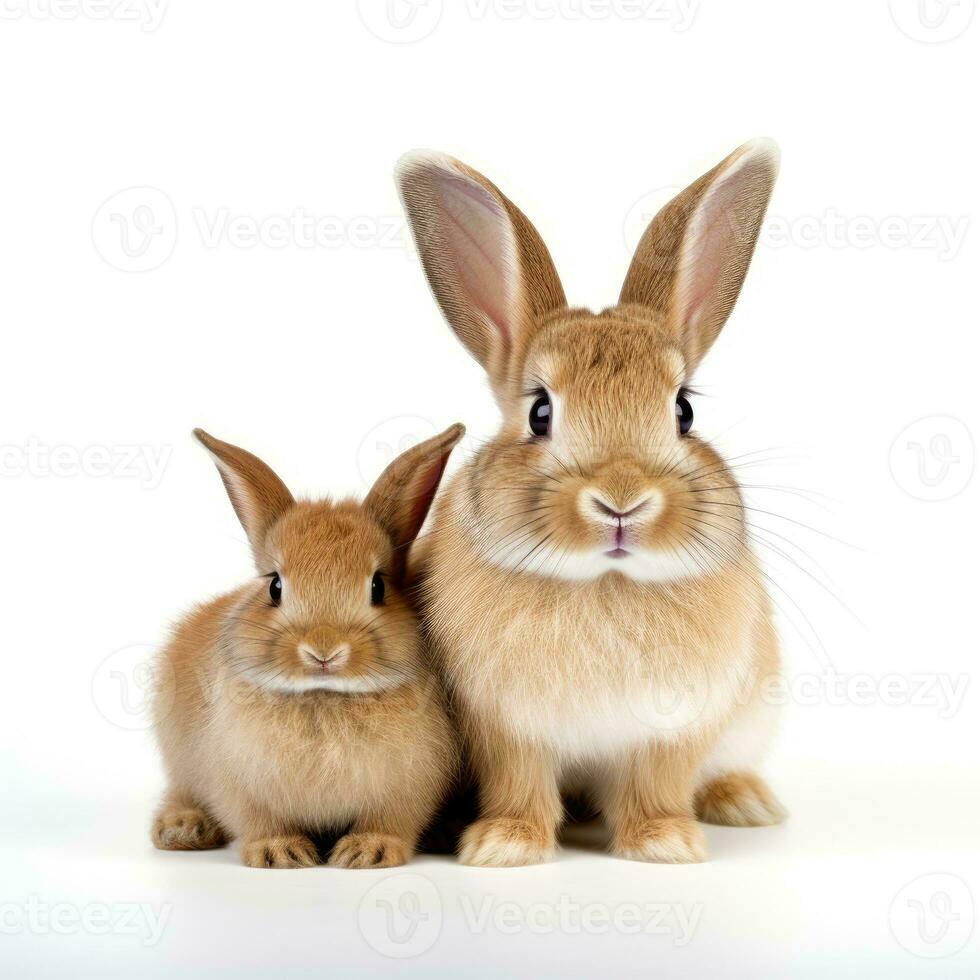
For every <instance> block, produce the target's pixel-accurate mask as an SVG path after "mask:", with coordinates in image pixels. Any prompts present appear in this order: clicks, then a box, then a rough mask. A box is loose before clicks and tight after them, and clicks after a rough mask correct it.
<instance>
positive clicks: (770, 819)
mask: <svg viewBox="0 0 980 980" xmlns="http://www.w3.org/2000/svg"><path fill="white" fill-rule="evenodd" d="M694 806H695V809H696V810H697V814H698V819H699V820H703V821H704V822H705V823H716V824H722V825H723V826H725V827H769V826H772V825H773V824H777V823H782V822H783V821H784V820H785V819H786V811H785V810H784V809H783V806H782V804H781V803H780V802H779V800H777V799H776V797H775V796H773V794H772V790H770V789H769V787H768V786H767V785H766V783H765V782H764V781H763V780H762V779H760V778H759V777H758V776H755V775H753V774H752V773H749V772H743V773H728V774H727V775H725V776H720V777H719V778H718V779H713V780H712V781H711V782H710V783H706V784H705V785H704V786H702V787H701V789H699V790H698V792H697V794H696V795H695V798H694Z"/></svg>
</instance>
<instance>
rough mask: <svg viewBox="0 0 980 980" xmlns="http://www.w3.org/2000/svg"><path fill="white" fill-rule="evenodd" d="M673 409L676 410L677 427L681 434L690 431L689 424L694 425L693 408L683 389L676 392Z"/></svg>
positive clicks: (683, 434) (684, 434)
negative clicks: (675, 402) (675, 403)
mask: <svg viewBox="0 0 980 980" xmlns="http://www.w3.org/2000/svg"><path fill="white" fill-rule="evenodd" d="M675 411H676V412H677V429H678V431H679V432H680V434H681V435H682V436H686V435H687V434H688V432H690V431H691V426H692V425H694V409H693V408H691V403H690V402H689V401H688V399H687V395H685V394H684V392H683V391H681V392H678V394H677V405H676V406H675Z"/></svg>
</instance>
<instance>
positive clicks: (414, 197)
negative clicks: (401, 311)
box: [395, 152, 565, 386]
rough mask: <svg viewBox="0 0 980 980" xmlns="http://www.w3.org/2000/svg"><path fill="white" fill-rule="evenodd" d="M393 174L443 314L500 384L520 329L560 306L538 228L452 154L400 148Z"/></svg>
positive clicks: (561, 296) (556, 280)
mask: <svg viewBox="0 0 980 980" xmlns="http://www.w3.org/2000/svg"><path fill="white" fill-rule="evenodd" d="M395 180H396V182H397V184H398V190H399V193H400V194H401V198H402V203H403V205H404V207H405V211H406V213H407V214H408V220H409V224H410V225H411V228H412V234H413V236H414V238H415V244H416V246H417V248H418V251H419V256H420V257H421V259H422V265H423V266H424V268H425V274H426V276H427V277H428V279H429V285H430V286H431V287H432V291H433V293H435V297H436V300H437V301H438V303H439V306H440V307H441V308H442V312H443V315H444V316H445V317H446V319H447V320H448V321H449V325H450V326H451V327H452V328H453V330H454V331H455V332H456V334H457V336H458V337H459V339H460V340H462V342H463V343H464V344H465V345H466V347H467V348H468V349H469V351H470V353H471V354H472V355H473V356H474V357H475V358H476V359H477V360H478V361H479V362H480V363H481V364H482V365H483V366H484V368H486V370H487V372H488V373H489V375H490V380H491V382H492V383H493V384H494V385H495V386H498V385H500V384H501V383H502V382H503V381H504V380H505V379H506V377H507V368H508V365H509V362H510V355H511V353H512V352H513V350H514V349H515V347H517V346H518V345H519V344H520V342H521V339H522V336H524V335H526V332H527V331H528V330H529V329H530V327H531V326H533V324H534V322H535V321H536V320H537V319H538V318H539V317H541V316H543V315H544V314H546V313H550V312H551V311H552V310H558V309H561V308H563V307H564V306H565V293H564V290H563V289H562V286H561V281H560V280H559V278H558V273H557V272H555V266H554V264H553V263H552V261H551V256H550V255H549V254H548V250H547V249H546V248H545V246H544V242H542V241H541V236H540V235H538V233H537V231H536V230H535V229H534V226H533V225H532V224H531V222H530V221H528V219H527V218H526V217H525V216H524V214H523V213H522V212H521V211H520V210H519V209H518V208H517V207H516V206H515V205H514V204H512V203H511V202H510V201H509V200H508V199H507V198H506V197H504V195H503V194H501V193H500V191H499V190H497V188H496V187H494V185H493V184H491V183H490V181H489V180H487V179H486V177H484V176H483V175H482V174H478V173H477V172H476V171H475V170H471V169H470V168H469V167H467V166H466V165H465V164H463V163H460V162H459V161H458V160H454V159H453V158H452V157H448V156H444V155H442V154H435V153H428V152H416V153H409V154H406V155H405V156H403V157H402V158H401V160H399V162H398V167H397V169H396V172H395Z"/></svg>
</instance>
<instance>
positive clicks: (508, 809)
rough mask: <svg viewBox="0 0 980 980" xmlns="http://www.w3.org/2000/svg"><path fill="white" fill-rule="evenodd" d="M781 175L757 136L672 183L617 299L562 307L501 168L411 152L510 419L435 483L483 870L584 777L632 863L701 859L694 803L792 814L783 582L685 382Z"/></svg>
mask: <svg viewBox="0 0 980 980" xmlns="http://www.w3.org/2000/svg"><path fill="white" fill-rule="evenodd" d="M777 169H778V151H777V149H776V147H775V145H774V144H773V143H772V142H771V141H769V140H756V141H753V142H750V143H747V144H745V145H744V146H741V147H740V148H739V149H737V150H735V151H734V152H733V153H731V154H730V155H729V156H728V157H726V158H725V159H724V160H722V161H721V163H719V164H718V165H717V166H715V167H714V168H713V169H712V170H710V171H709V172H708V173H706V174H704V175H703V176H702V177H701V178H699V179H698V180H696V181H695V182H694V183H693V184H691V186H690V187H688V188H687V189H686V190H684V191H682V192H681V193H679V194H678V195H677V196H676V197H675V198H674V199H673V200H671V201H670V202H669V203H668V204H667V205H666V206H665V207H664V208H663V209H662V210H661V211H660V212H659V213H658V214H657V215H656V216H655V217H654V218H653V219H652V221H651V223H650V224H649V226H648V228H647V229H646V231H645V233H644V235H643V237H642V240H641V241H640V243H639V245H638V247H637V250H636V253H635V255H634V257H633V260H632V263H631V265H630V267H629V270H628V272H627V274H626V278H625V281H624V283H623V286H622V290H621V293H620V296H619V302H618V303H617V305H615V306H613V307H610V308H608V309H604V310H602V311H601V312H599V313H593V312H591V311H590V310H587V309H578V308H570V307H569V306H568V305H567V304H566V300H565V293H564V290H563V288H562V285H561V282H560V281H559V278H558V275H557V273H556V271H555V267H554V265H553V264H552V260H551V257H550V255H549V253H548V251H547V249H546V248H545V245H544V244H543V242H542V240H541V238H540V236H539V235H538V233H537V231H536V230H535V229H534V227H533V226H532V225H531V223H530V221H529V220H528V219H527V217H525V215H524V214H523V213H522V212H521V211H520V210H519V209H518V208H517V207H516V206H515V205H514V204H513V203H512V202H511V201H510V200H508V199H507V198H506V197H505V196H504V195H503V194H502V193H501V192H500V190H498V189H497V187H496V186H494V185H493V184H492V183H491V182H490V181H489V180H487V178H485V177H484V176H482V175H481V174H479V173H477V172H476V171H475V170H473V169H471V168H470V167H468V166H466V165H465V164H463V163H461V162H459V161H458V160H455V159H453V158H451V157H449V156H446V155H443V154H439V153H433V152H430V151H418V152H414V153H410V154H407V155H406V156H404V157H403V158H402V159H401V160H400V161H399V164H398V167H397V170H396V183H397V185H398V189H399V194H400V197H401V200H402V203H403V206H404V208H405V211H406V213H407V215H408V219H409V225H410V227H411V229H412V234H413V238H414V240H415V243H416V247H417V250H418V253H419V256H420V258H421V261H422V265H423V267H424V270H425V273H426V276H427V278H428V281H429V284H430V286H431V288H432V291H433V293H434V295H435V298H436V300H437V302H438V304H439V306H440V307H441V310H442V312H443V314H444V316H445V318H446V320H447V321H448V323H449V326H450V327H451V328H452V329H453V331H454V332H455V333H456V335H457V337H458V338H459V340H461V341H462V343H463V345H464V346H465V347H466V348H467V349H468V350H469V352H470V353H471V354H472V355H473V356H474V357H475V358H476V360H477V361H478V362H479V363H480V364H481V365H482V366H483V368H484V369H485V371H486V372H487V374H488V376H489V381H490V385H491V388H492V391H493V394H494V396H495V400H496V402H497V404H498V406H499V408H500V411H501V413H502V416H503V426H502V428H501V429H500V432H499V434H498V435H496V436H495V437H494V438H491V439H490V440H489V441H488V442H486V443H485V444H483V445H481V446H480V447H479V448H477V449H476V451H475V452H474V453H473V455H472V458H471V459H469V460H468V462H467V463H466V465H464V466H462V467H461V468H460V469H459V470H458V471H457V473H456V474H454V476H453V478H452V479H451V480H450V481H448V483H447V486H446V488H445V489H444V490H443V491H442V493H441V494H440V497H439V500H438V501H437V502H436V507H435V508H434V512H433V521H432V530H431V534H429V535H427V538H426V547H425V553H424V558H422V559H421V565H420V567H419V569H418V575H419V577H420V583H421V584H420V591H421V603H422V610H423V619H424V623H425V629H426V631H427V634H428V636H429V638H430V643H431V646H432V650H433V656H434V658H435V662H436V663H437V666H438V668H439V670H440V672H441V673H442V675H443V677H444V682H445V685H446V687H447V689H448V695H449V698H450V703H451V706H452V710H453V711H454V713H456V714H457V715H458V724H459V726H460V728H461V731H462V737H463V741H464V743H465V755H466V766H467V768H468V769H470V770H471V771H472V772H473V774H474V777H475V780H476V782H477V784H478V787H479V800H480V811H479V818H478V819H476V820H475V821H474V822H473V823H471V824H470V825H469V826H468V827H467V828H466V830H465V833H464V834H463V837H462V841H461V843H460V846H459V859H460V860H461V861H462V862H463V863H465V864H470V865H484V866H514V865H526V864H533V863H537V862H541V861H545V860H548V859H549V858H550V857H551V856H552V854H553V853H554V851H555V847H556V840H557V833H558V830H559V829H560V825H561V821H562V818H563V805H562V794H563V793H565V792H570V791H574V792H583V791H584V792H586V793H587V794H588V796H589V798H590V800H591V801H592V803H593V804H594V806H595V808H596V809H597V811H598V812H599V813H600V814H601V816H602V818H603V819H604V821H605V823H606V825H607V826H608V828H609V840H610V849H611V851H612V852H613V854H615V855H617V856H620V857H622V858H628V859H634V860H643V861H653V862H671V863H684V862H696V861H702V860H705V859H706V857H707V853H706V848H705V839H704V833H703V830H702V828H701V826H700V825H699V823H698V819H700V820H701V821H705V822H715V823H720V824H727V825H736V826H756V825H766V824H773V823H777V822H779V821H781V820H782V819H783V817H784V816H785V811H784V810H783V808H782V806H781V804H780V803H779V802H778V800H777V799H776V797H775V796H774V795H773V793H772V791H771V790H770V789H769V787H768V786H767V784H766V783H765V782H764V781H763V780H762V779H761V778H760V777H759V775H758V774H757V765H758V763H759V761H760V759H761V756H762V754H763V752H764V750H765V748H766V746H767V744H768V743H769V741H770V739H771V737H772V734H773V729H774V724H775V720H776V719H775V708H774V707H773V706H772V705H771V704H770V703H767V700H766V698H765V687H764V685H765V684H766V683H767V682H768V681H770V680H772V679H773V677H774V675H777V676H778V671H779V649H778V642H777V638H776V634H775V631H774V628H773V625H772V614H771V606H770V600H769V598H768V596H767V593H766V590H765V588H764V587H763V578H764V576H763V573H762V571H761V570H760V567H759V565H758V564H757V561H756V559H755V557H754V556H753V553H752V551H751V550H750V547H749V544H748V535H747V530H746V526H745V519H744V513H743V505H742V498H741V494H740V491H739V487H738V485H737V484H736V480H735V477H734V475H733V474H732V472H731V470H730V469H729V468H728V466H727V465H726V463H725V461H724V460H723V459H722V458H721V457H720V456H719V455H718V453H716V452H715V451H714V450H713V449H712V448H711V447H710V446H709V445H707V444H706V443H705V442H704V441H702V440H701V439H700V438H698V436H697V435H696V430H695V429H694V427H693V408H692V393H691V391H690V389H689V387H688V386H689V384H690V382H691V377H692V374H693V373H694V371H695V369H696V368H697V366H698V364H699V362H700V361H701V359H702V358H703V357H704V355H705V354H706V352H707V351H708V349H709V348H710V347H711V345H712V343H713V342H714V340H715V339H716V337H717V336H718V334H719V331H720V330H721V328H722V325H723V324H724V322H725V320H726V319H727V318H728V315H729V313H730V311H731V309H732V307H733V305H734V303H735V300H736V297H737V295H738V293H739V291H740V289H741V286H742V281H743V279H744V277H745V274H746V271H747V269H748V266H749V262H750V260H751V257H752V253H753V251H754V247H755V242H756V238H757V236H758V233H759V229H760V226H761V223H762V219H763V216H764V213H765V210H766V207H767V204H768V200H769V197H770V194H771V190H772V186H773V183H774V180H775V177H776V172H777ZM773 700H774V699H771V698H770V699H769V701H770V702H771V701H773Z"/></svg>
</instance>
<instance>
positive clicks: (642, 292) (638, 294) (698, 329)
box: [619, 139, 779, 370]
mask: <svg viewBox="0 0 980 980" xmlns="http://www.w3.org/2000/svg"><path fill="white" fill-rule="evenodd" d="M778 169H779V150H778V148H777V147H776V144H775V143H773V142H772V140H767V139H758V140H753V141H752V142H750V143H746V144H745V145H744V146H740V147H739V148H738V149H737V150H736V151H735V152H734V153H732V154H731V155H730V156H728V157H726V158H725V159H724V160H722V162H721V163H719V164H718V166H717V167H715V168H714V169H713V170H710V171H708V173H706V174H705V175H704V176H703V177H700V178H699V179H698V180H696V181H695V182H694V183H693V184H691V186H690V187H688V188H687V189H686V190H684V191H681V193H680V194H678V195H677V197H675V198H674V199H673V200H672V201H670V203H669V204H667V205H665V206H664V207H663V208H662V209H661V210H660V211H659V212H658V214H657V215H656V217H655V218H654V219H653V220H652V221H651V222H650V225H649V227H648V228H647V230H646V232H645V233H644V235H643V238H642V239H641V240H640V244H639V245H638V246H637V249H636V254H635V255H634V256H633V262H632V263H631V265H630V268H629V272H627V274H626V280H625V282H624V283H623V289H622V292H621V293H620V297H619V301H620V303H637V304H640V305H641V306H646V307H648V308H650V309H653V310H655V311H656V312H657V313H660V314H662V315H663V316H664V317H666V319H667V321H668V323H669V325H670V326H671V328H672V329H673V330H674V331H675V332H676V334H677V335H678V337H679V338H680V341H681V346H682V348H683V350H684V355H685V357H686V359H687V364H688V368H689V369H691V370H693V368H694V367H695V365H696V364H697V363H698V362H699V361H700V360H701V358H702V357H704V355H705V354H706V353H707V351H708V348H709V347H711V345H712V344H713V343H714V341H715V338H716V337H717V336H718V334H719V333H720V332H721V328H722V326H724V323H725V320H727V319H728V315H729V313H731V311H732V307H733V306H734V305H735V300H736V299H737V298H738V294H739V290H740V289H741V288H742V282H743V280H744V279H745V273H746V272H747V271H748V268H749V262H750V261H751V259H752V253H753V251H754V250H755V243H756V239H757V238H758V237H759V228H760V226H761V225H762V218H763V216H764V215H765V212H766V206H767V205H768V203H769V196H770V194H771V193H772V187H773V184H774V183H775V180H776V173H777V171H778Z"/></svg>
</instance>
